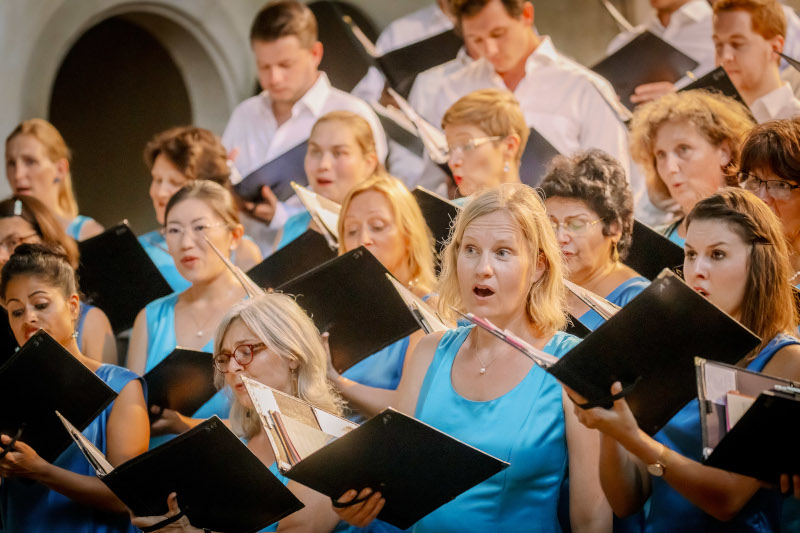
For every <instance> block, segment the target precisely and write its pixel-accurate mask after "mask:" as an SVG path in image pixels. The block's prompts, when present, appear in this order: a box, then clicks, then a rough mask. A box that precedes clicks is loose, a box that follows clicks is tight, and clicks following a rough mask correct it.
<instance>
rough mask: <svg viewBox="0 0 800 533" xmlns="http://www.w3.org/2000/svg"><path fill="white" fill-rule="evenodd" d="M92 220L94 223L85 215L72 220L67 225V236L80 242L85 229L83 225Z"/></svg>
mask: <svg viewBox="0 0 800 533" xmlns="http://www.w3.org/2000/svg"><path fill="white" fill-rule="evenodd" d="M90 220H92V221H94V219H93V218H91V217H86V216H83V215H78V216H76V217H75V218H73V219H72V222H70V223H69V224H68V225H67V235H69V236H70V237H72V238H73V239H75V240H76V241H80V240H81V239H80V236H81V230H82V229H83V225H84V224H86V223H87V222H89V221H90Z"/></svg>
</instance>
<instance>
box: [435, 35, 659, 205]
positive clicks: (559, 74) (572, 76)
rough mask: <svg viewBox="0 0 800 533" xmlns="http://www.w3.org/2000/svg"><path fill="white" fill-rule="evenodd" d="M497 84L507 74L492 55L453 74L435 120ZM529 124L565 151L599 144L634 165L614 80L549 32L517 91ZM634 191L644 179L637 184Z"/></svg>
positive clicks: (439, 92)
mask: <svg viewBox="0 0 800 533" xmlns="http://www.w3.org/2000/svg"><path fill="white" fill-rule="evenodd" d="M490 87H496V88H499V89H506V90H507V88H506V86H505V83H504V82H503V79H502V78H501V77H500V76H499V75H498V74H497V73H496V72H495V71H494V67H493V66H492V64H491V63H490V62H489V61H487V60H486V59H483V58H482V59H478V60H476V61H474V62H472V63H471V64H469V65H468V66H466V67H464V68H462V69H461V70H459V71H457V72H456V73H454V74H452V75H450V76H449V77H448V78H447V79H446V80H445V81H444V82H443V83H442V84H441V86H440V87H439V88H438V90H436V92H434V93H433V94H428V95H427V96H428V98H431V99H432V100H434V102H435V103H434V105H433V108H432V112H431V117H430V121H431V123H433V124H435V125H440V124H441V121H442V117H443V116H444V113H445V111H447V109H448V108H449V107H450V106H451V105H452V104H453V103H455V102H456V100H458V99H459V98H461V97H462V96H465V95H467V94H469V93H471V92H473V91H477V90H479V89H485V88H490ZM513 93H514V96H515V97H516V98H517V100H518V101H519V104H520V108H521V109H522V114H523V115H524V116H525V121H526V123H527V125H528V126H529V127H532V128H535V129H536V130H537V131H538V132H539V133H540V134H541V135H542V136H543V137H544V138H545V139H547V140H548V141H549V142H550V144H552V145H553V147H554V148H555V149H556V150H558V151H559V152H560V153H562V154H565V155H569V154H572V153H574V152H576V151H579V150H588V149H589V148H599V149H601V150H604V151H606V152H608V153H609V154H610V155H612V156H613V157H615V158H616V159H617V160H618V161H619V162H620V163H621V164H622V166H623V167H624V168H625V171H626V175H628V170H629V168H630V155H629V152H628V137H627V131H626V129H625V126H624V124H623V123H622V122H621V120H620V119H619V116H618V115H617V113H616V112H615V111H613V110H612V107H611V104H609V101H612V100H615V99H616V98H617V97H616V95H615V94H614V90H613V89H612V88H611V85H610V84H609V83H608V82H607V81H606V80H604V79H603V78H601V77H600V76H598V75H597V74H595V73H594V72H591V71H590V70H588V69H587V68H585V67H583V66H582V65H579V64H578V63H576V62H575V61H573V60H571V59H568V58H566V57H564V56H562V55H561V54H559V53H558V52H557V51H556V50H555V48H554V46H553V43H552V41H551V40H550V38H549V37H544V38H543V39H542V41H541V43H540V44H539V46H538V47H536V50H534V52H533V53H532V54H531V55H530V56H528V59H527V60H526V62H525V77H524V78H522V80H521V81H520V82H519V84H518V85H517V87H516V89H515V90H514V91H513ZM632 185H633V188H634V194H636V192H637V191H638V190H644V184H643V183H642V184H637V183H634V184H632Z"/></svg>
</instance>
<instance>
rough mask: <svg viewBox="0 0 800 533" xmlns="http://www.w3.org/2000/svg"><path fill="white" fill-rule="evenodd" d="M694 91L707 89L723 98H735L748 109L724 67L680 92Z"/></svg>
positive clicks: (700, 78)
mask: <svg viewBox="0 0 800 533" xmlns="http://www.w3.org/2000/svg"><path fill="white" fill-rule="evenodd" d="M694 89H705V90H707V91H711V92H716V93H719V94H721V95H722V96H727V97H728V98H733V99H734V100H736V101H737V102H739V103H740V104H744V106H745V107H747V104H745V102H744V99H743V98H742V95H741V94H739V91H738V90H736V87H735V86H734V85H733V82H732V81H731V79H730V78H729V77H728V74H727V73H726V72H725V69H724V68H722V67H717V68H715V69H714V70H712V71H711V72H709V73H708V74H706V75H705V76H701V77H699V78H697V79H696V80H694V81H693V82H692V83H690V84H689V85H687V86H686V87H684V88H683V89H681V90H680V92H682V91H691V90H694Z"/></svg>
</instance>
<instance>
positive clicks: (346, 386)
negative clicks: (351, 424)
mask: <svg viewBox="0 0 800 533" xmlns="http://www.w3.org/2000/svg"><path fill="white" fill-rule="evenodd" d="M424 336H425V333H423V331H422V330H419V331H416V332H414V333H412V334H411V335H410V336H409V339H408V347H407V348H406V354H405V358H404V359H403V375H405V373H406V369H407V368H408V366H409V362H410V360H411V357H410V356H411V354H412V353H413V352H414V349H415V348H416V347H417V344H418V343H419V341H420V340H422V338H423V337H424ZM325 339H327V337H323V342H324V344H325V348H326V349H327V350H328V379H329V380H330V381H331V382H332V383H333V384H334V386H335V387H336V388H337V389H338V390H339V392H340V393H341V394H342V397H343V398H344V399H345V400H347V402H348V403H349V404H350V405H351V406H353V407H354V408H355V409H356V410H357V411H358V412H360V413H361V414H363V415H364V416H366V417H370V416H375V415H376V414H378V413H380V412H381V411H383V410H384V409H386V408H387V407H389V406H395V405H396V404H397V398H398V391H397V390H389V389H379V388H377V387H370V386H368V385H362V384H361V383H357V382H355V381H353V380H351V379H347V378H346V377H344V376H342V375H341V374H339V373H338V372H337V371H336V370H335V369H334V368H333V365H332V364H331V360H330V349H328V343H327V341H326V340H325ZM401 379H402V377H401Z"/></svg>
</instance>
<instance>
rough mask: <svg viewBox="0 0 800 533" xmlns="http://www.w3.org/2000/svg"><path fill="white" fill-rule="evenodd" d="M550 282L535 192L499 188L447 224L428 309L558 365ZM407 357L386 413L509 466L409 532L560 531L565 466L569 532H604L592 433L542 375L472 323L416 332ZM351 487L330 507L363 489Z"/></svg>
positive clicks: (606, 519)
mask: <svg viewBox="0 0 800 533" xmlns="http://www.w3.org/2000/svg"><path fill="white" fill-rule="evenodd" d="M562 276H563V265H562V260H561V252H560V250H559V248H558V243H557V242H556V239H555V236H554V234H553V231H552V228H551V227H550V222H549V220H548V219H547V214H546V212H545V208H544V205H543V203H542V201H541V199H540V198H539V196H538V194H537V193H536V191H535V190H533V189H531V188H530V187H527V186H525V185H521V184H504V185H501V186H499V187H495V188H493V189H489V190H487V191H485V192H483V193H482V194H479V195H478V196H476V197H475V198H473V199H472V200H471V201H470V203H469V204H467V207H466V208H464V210H463V211H462V212H461V213H460V214H459V216H458V218H457V219H456V221H455V227H454V229H453V233H452V236H451V240H450V242H449V243H448V245H447V247H446V248H445V251H444V254H443V265H442V272H441V275H440V281H439V285H438V288H439V291H438V292H439V310H440V311H441V312H442V313H446V314H448V315H449V316H452V314H453V313H452V311H451V306H452V307H454V308H456V309H458V310H460V311H463V312H471V313H474V314H475V315H477V316H480V317H483V318H486V319H488V320H490V321H491V322H492V323H494V324H495V325H496V326H498V327H499V328H501V329H508V330H510V331H513V332H514V333H515V334H517V335H519V336H520V337H522V338H524V339H525V340H526V341H527V342H529V343H530V344H532V345H534V346H536V347H538V348H540V349H543V350H544V351H546V352H548V353H550V354H553V355H555V356H557V357H558V356H561V355H563V354H564V353H566V352H567V351H569V350H570V349H571V348H572V347H573V346H575V344H577V342H578V339H576V338H575V337H572V336H570V335H568V334H566V333H563V332H560V331H559V329H561V328H562V327H563V326H564V324H565V322H566V313H565V309H564V299H565V288H564V282H563V277H562ZM410 359H411V361H410V362H409V364H408V367H407V369H406V371H405V372H404V373H403V379H402V381H401V382H400V387H399V389H398V403H397V404H396V405H395V407H396V408H398V409H399V410H401V411H403V412H406V413H410V414H412V413H413V414H414V416H415V417H416V418H418V419H419V420H421V421H423V422H425V423H427V424H430V425H432V426H433V427H435V428H437V429H439V430H441V431H443V432H445V433H447V434H449V435H452V436H453V437H455V438H457V439H459V440H461V441H463V442H465V443H467V444H469V445H471V446H475V447H476V448H478V449H480V450H483V451H485V452H486V453H489V454H490V455H493V456H495V457H497V458H499V459H502V460H504V461H508V462H510V464H511V465H510V466H509V467H508V468H507V469H506V470H504V471H503V472H501V473H499V474H496V475H495V476H492V477H491V478H489V479H488V480H486V481H484V482H483V483H480V484H479V485H476V486H475V487H473V488H472V489H470V490H468V491H466V492H464V493H463V494H461V495H460V496H458V497H456V498H455V499H454V500H453V501H451V502H449V503H447V504H445V505H443V506H442V507H440V508H439V509H437V510H435V511H433V512H432V513H431V514H429V515H428V516H426V517H425V518H423V519H422V520H420V521H419V522H417V523H416V524H415V526H414V527H413V531H415V532H424V531H438V532H446V531H459V532H461V531H546V532H557V531H560V528H559V525H558V520H557V507H558V499H559V496H558V495H559V491H560V487H561V483H562V480H563V477H564V474H565V471H566V467H567V464H568V463H569V471H570V472H571V477H572V480H571V481H572V482H571V483H570V495H569V498H570V502H571V505H570V514H571V519H572V527H573V530H575V531H607V530H608V529H609V527H610V524H611V512H610V510H609V508H608V504H607V503H606V501H605V498H604V497H603V494H602V490H601V488H600V484H599V479H598V475H597V466H596V465H597V461H598V460H599V456H598V441H599V435H598V434H597V433H596V432H591V431H587V430H586V429H585V428H582V427H581V425H580V424H579V423H578V421H577V419H576V418H575V416H574V414H573V411H572V407H571V403H570V401H569V399H566V396H564V395H563V394H562V389H561V386H560V385H559V384H558V382H557V381H556V380H555V379H554V378H553V377H552V376H550V375H549V374H548V373H547V372H545V371H544V370H542V369H541V368H539V367H538V366H535V365H534V364H533V362H532V361H531V360H530V359H528V358H526V357H524V356H523V355H521V354H520V353H519V352H517V351H515V350H514V349H512V348H511V347H510V346H508V345H507V344H505V343H503V342H502V341H500V340H499V339H497V338H496V337H494V336H492V335H491V334H489V333H487V332H486V331H484V330H482V329H478V328H472V327H461V328H458V329H454V330H449V331H447V332H444V333H435V334H431V335H428V336H427V337H425V338H424V339H423V340H421V341H420V343H419V345H418V346H417V349H416V350H415V351H414V353H413V354H412V356H411V358H410ZM565 402H566V404H567V405H566V408H565ZM353 488H354V489H355V490H352V491H349V492H348V493H347V494H345V495H344V496H343V497H342V498H341V499H340V501H341V502H349V501H351V500H352V499H353V498H355V497H356V495H357V494H356V491H357V490H361V489H363V487H353ZM367 494H368V489H364V490H363V491H361V493H360V495H362V496H365V495H367ZM381 505H382V502H381V498H380V493H379V492H376V493H374V494H372V496H370V498H369V499H368V500H367V501H366V502H363V503H359V504H356V505H354V506H351V507H346V508H344V509H342V510H340V511H339V513H340V516H342V517H343V518H344V519H346V520H348V521H350V523H353V524H354V525H364V524H366V523H369V522H370V520H371V519H372V518H374V516H376V515H377V512H378V511H379V510H380V507H381Z"/></svg>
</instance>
